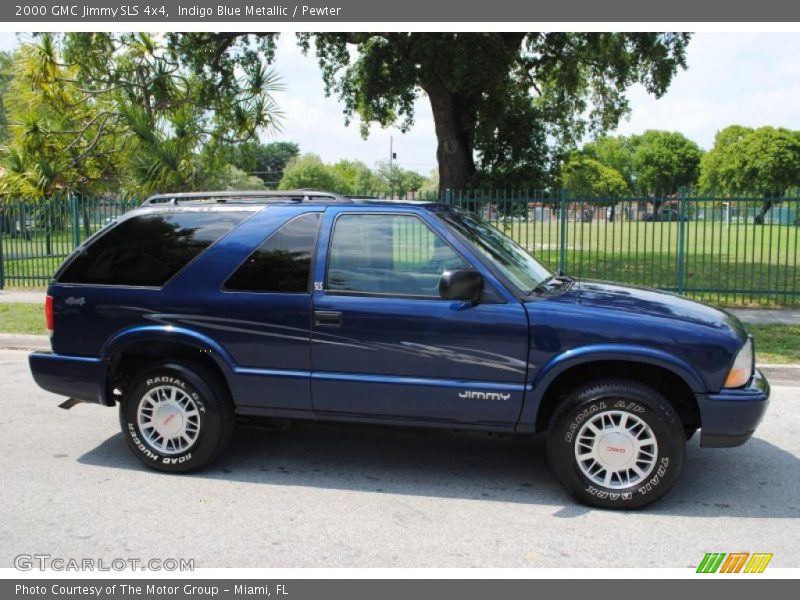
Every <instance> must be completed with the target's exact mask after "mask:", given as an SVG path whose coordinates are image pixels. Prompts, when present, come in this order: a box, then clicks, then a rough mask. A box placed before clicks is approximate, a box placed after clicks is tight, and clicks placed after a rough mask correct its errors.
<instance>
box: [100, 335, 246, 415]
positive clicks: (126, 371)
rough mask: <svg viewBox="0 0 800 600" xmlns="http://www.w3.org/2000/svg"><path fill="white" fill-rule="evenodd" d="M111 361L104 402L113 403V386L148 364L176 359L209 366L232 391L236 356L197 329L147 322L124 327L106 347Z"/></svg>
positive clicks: (104, 356) (103, 351)
mask: <svg viewBox="0 0 800 600" xmlns="http://www.w3.org/2000/svg"><path fill="white" fill-rule="evenodd" d="M101 357H102V358H103V360H105V361H106V363H107V364H108V372H107V377H106V385H105V404H107V405H109V406H111V405H113V404H114V401H115V395H114V389H115V388H117V387H119V386H121V385H123V386H124V384H125V382H126V380H128V379H130V377H131V376H132V375H133V374H135V372H137V371H138V370H140V369H141V368H143V367H145V366H146V365H147V364H151V363H153V362H157V361H161V360H170V359H174V360H177V361H181V360H184V361H189V362H191V363H193V364H195V365H198V366H201V367H202V368H204V369H208V370H209V371H210V372H212V373H213V374H214V376H216V377H217V378H219V379H220V380H221V383H223V384H224V385H225V387H226V388H227V389H228V391H229V392H230V375H231V374H232V372H233V365H234V363H233V359H232V357H231V356H230V354H228V352H227V351H226V350H225V349H224V348H223V347H222V346H220V345H219V344H218V343H217V342H215V341H214V340H212V339H211V338H209V337H208V336H205V335H203V334H201V333H198V332H196V331H192V330H190V329H185V328H180V327H171V326H145V327H136V328H131V329H129V330H125V331H123V332H121V333H119V334H117V335H116V336H114V337H113V338H112V339H111V340H109V342H108V343H107V344H106V345H105V346H104V347H103V350H102V353H101Z"/></svg>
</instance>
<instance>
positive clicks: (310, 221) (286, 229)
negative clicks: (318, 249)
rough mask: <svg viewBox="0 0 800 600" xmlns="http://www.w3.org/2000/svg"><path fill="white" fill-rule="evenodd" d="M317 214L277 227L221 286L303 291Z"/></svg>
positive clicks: (267, 290) (304, 289)
mask: <svg viewBox="0 0 800 600" xmlns="http://www.w3.org/2000/svg"><path fill="white" fill-rule="evenodd" d="M320 217H321V213H306V214H304V215H300V216H299V217H295V218H294V219H292V220H291V221H289V222H288V223H286V224H284V225H283V226H281V227H280V228H279V229H278V230H277V231H276V232H275V233H273V234H272V235H271V236H269V237H268V238H267V239H266V240H265V241H264V242H263V243H262V244H261V245H260V246H259V247H258V248H256V250H255V251H254V252H253V253H252V254H251V255H250V256H248V257H247V260H246V261H244V262H243V263H242V264H241V266H240V267H239V268H238V269H236V271H234V272H233V275H231V276H230V278H228V281H226V282H225V286H224V287H225V289H226V290H234V291H246V292H307V291H308V282H309V278H310V273H311V257H312V255H313V253H314V248H315V246H316V241H317V230H318V229H319V222H320Z"/></svg>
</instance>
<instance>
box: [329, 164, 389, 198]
mask: <svg viewBox="0 0 800 600" xmlns="http://www.w3.org/2000/svg"><path fill="white" fill-rule="evenodd" d="M330 169H331V172H332V173H333V176H334V177H335V178H336V180H337V181H339V185H342V186H343V187H342V188H341V189H340V190H339V191H341V192H343V193H346V194H374V193H381V192H382V191H383V189H384V185H383V182H382V181H381V180H380V178H379V177H378V176H377V175H375V173H373V172H372V170H370V168H369V167H368V166H367V165H365V164H364V163H363V162H361V161H358V160H340V161H339V162H337V163H336V164H334V165H332V166H331V167H330Z"/></svg>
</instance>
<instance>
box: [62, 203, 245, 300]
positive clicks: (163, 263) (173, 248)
mask: <svg viewBox="0 0 800 600" xmlns="http://www.w3.org/2000/svg"><path fill="white" fill-rule="evenodd" d="M249 214H250V213H249V212H245V211H242V212H231V211H213V212H212V211H205V212H199V211H196V212H174V213H151V214H146V215H139V216H136V217H132V218H130V219H126V220H125V221H122V222H121V223H120V224H119V225H117V226H115V227H112V228H111V229H109V230H108V231H107V232H106V233H104V234H102V235H101V236H100V237H98V238H97V239H96V240H95V241H94V242H92V243H91V244H89V246H87V247H86V248H84V249H83V251H82V252H81V253H80V254H78V255H77V256H76V257H75V258H74V259H73V260H72V261H71V262H70V263H69V264H68V265H67V267H66V268H65V269H64V272H63V273H62V274H61V275H60V277H59V281H61V282H63V283H88V284H95V285H129V286H148V287H160V286H162V285H164V284H165V283H166V282H167V281H168V280H169V279H170V278H171V277H172V276H173V275H175V274H176V273H177V272H178V271H180V270H181V269H182V268H183V267H185V266H186V265H187V264H188V263H189V261H191V260H192V259H193V258H195V257H196V256H198V255H199V254H200V253H201V252H203V250H205V249H206V248H208V247H209V246H210V245H211V244H213V243H214V242H216V241H217V240H218V239H219V238H221V237H222V236H223V235H225V234H226V233H228V232H229V231H231V230H232V229H233V228H234V227H236V226H237V225H238V224H239V223H241V222H242V221H243V220H244V219H245V217H247V216H248V215H249Z"/></svg>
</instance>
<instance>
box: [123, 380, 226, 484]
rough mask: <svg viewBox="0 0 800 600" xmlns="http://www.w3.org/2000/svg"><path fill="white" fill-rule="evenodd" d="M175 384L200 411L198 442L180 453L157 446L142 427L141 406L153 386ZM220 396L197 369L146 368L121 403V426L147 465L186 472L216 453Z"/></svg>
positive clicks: (126, 438)
mask: <svg viewBox="0 0 800 600" xmlns="http://www.w3.org/2000/svg"><path fill="white" fill-rule="evenodd" d="M163 385H173V386H177V387H179V388H181V389H182V390H183V391H185V392H186V393H187V394H189V396H190V397H191V398H192V400H193V401H194V403H195V404H196V405H197V410H198V412H199V413H200V431H199V433H198V436H197V439H196V440H195V442H194V444H192V445H191V446H190V447H189V448H188V449H186V450H185V451H183V452H181V453H178V454H163V453H161V452H159V451H158V450H157V449H155V448H153V447H152V446H151V445H150V444H149V443H148V442H147V441H146V439H145V438H144V436H143V435H142V432H141V430H140V428H139V422H138V421H139V420H138V409H139V404H140V403H141V402H142V399H143V398H144V396H145V395H146V394H147V393H148V392H149V391H151V390H153V389H155V388H157V387H159V386H163ZM219 402H220V400H219V399H218V398H217V397H216V395H215V394H214V392H213V390H212V389H211V388H210V387H209V386H208V385H207V384H206V383H205V382H204V381H203V380H202V378H200V376H198V375H197V374H196V373H194V372H193V371H191V370H190V369H188V368H186V367H184V366H182V365H164V366H157V367H153V368H151V369H148V370H146V371H145V372H143V373H142V374H140V375H139V376H138V377H136V378H135V380H134V381H133V382H132V385H131V386H130V387H129V391H126V392H125V395H124V397H123V401H122V403H121V404H120V412H119V415H120V426H121V428H122V434H123V436H124V437H125V440H126V442H127V443H128V446H129V447H130V448H131V450H132V451H133V453H134V455H135V456H136V457H137V458H138V459H139V460H140V461H142V462H143V463H144V464H145V465H147V466H149V467H151V468H153V469H157V470H160V471H169V472H183V471H190V470H192V469H196V468H199V467H201V466H203V465H204V464H206V463H207V462H209V461H210V460H211V459H212V457H213V456H214V454H215V452H216V450H217V447H218V445H219V440H220V438H221V436H222V422H221V415H220V407H219Z"/></svg>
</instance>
